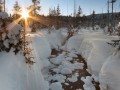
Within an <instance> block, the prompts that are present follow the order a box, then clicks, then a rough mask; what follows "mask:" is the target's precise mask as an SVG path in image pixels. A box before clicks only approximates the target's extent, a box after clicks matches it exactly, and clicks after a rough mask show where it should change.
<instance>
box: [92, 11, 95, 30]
mask: <svg viewBox="0 0 120 90" xmlns="http://www.w3.org/2000/svg"><path fill="white" fill-rule="evenodd" d="M94 26H95V11H94V10H93V13H92V28H93V30H94Z"/></svg>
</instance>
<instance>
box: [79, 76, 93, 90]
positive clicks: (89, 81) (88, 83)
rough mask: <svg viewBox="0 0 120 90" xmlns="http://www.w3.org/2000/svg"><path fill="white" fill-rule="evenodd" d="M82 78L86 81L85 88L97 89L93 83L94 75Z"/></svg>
mask: <svg viewBox="0 0 120 90" xmlns="http://www.w3.org/2000/svg"><path fill="white" fill-rule="evenodd" d="M81 80H82V81H83V82H84V83H85V84H84V85H83V87H84V90H95V87H94V85H93V84H92V77H90V76H87V77H86V78H84V77H82V78H81Z"/></svg>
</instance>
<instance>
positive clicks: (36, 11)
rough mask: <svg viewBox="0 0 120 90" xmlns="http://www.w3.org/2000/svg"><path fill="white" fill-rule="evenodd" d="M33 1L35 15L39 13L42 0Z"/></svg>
mask: <svg viewBox="0 0 120 90" xmlns="http://www.w3.org/2000/svg"><path fill="white" fill-rule="evenodd" d="M32 2H33V13H34V16H35V15H37V14H38V11H39V10H40V6H39V4H40V0H32Z"/></svg>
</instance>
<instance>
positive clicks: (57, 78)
mask: <svg viewBox="0 0 120 90" xmlns="http://www.w3.org/2000/svg"><path fill="white" fill-rule="evenodd" d="M65 79H66V76H64V75H62V74H56V75H53V76H49V77H48V80H49V81H51V80H52V81H57V82H61V83H64V82H65Z"/></svg>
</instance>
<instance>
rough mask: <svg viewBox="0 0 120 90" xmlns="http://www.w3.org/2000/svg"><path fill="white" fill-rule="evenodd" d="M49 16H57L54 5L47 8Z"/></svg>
mask: <svg viewBox="0 0 120 90" xmlns="http://www.w3.org/2000/svg"><path fill="white" fill-rule="evenodd" d="M49 16H57V11H56V9H55V7H54V9H51V8H50V9H49Z"/></svg>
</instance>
